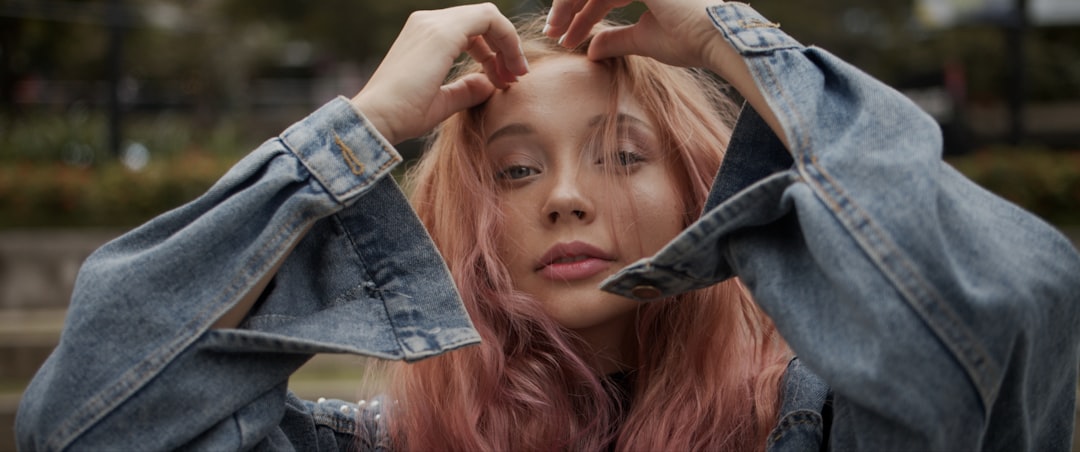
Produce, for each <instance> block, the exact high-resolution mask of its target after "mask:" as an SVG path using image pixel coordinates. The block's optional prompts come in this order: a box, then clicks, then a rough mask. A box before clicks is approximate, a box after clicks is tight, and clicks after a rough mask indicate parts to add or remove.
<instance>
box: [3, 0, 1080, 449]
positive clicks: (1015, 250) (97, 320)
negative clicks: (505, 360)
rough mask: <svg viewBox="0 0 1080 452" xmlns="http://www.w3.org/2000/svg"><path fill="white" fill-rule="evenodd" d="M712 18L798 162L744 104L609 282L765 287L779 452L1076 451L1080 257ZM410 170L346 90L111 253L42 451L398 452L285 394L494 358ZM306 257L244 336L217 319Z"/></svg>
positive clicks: (832, 66)
mask: <svg viewBox="0 0 1080 452" xmlns="http://www.w3.org/2000/svg"><path fill="white" fill-rule="evenodd" d="M707 14H709V15H710V17H711V18H712V19H713V22H714V24H715V26H716V29H717V33H718V39H726V40H727V41H728V42H730V43H731V44H732V45H733V46H734V47H735V48H736V49H737V51H738V52H740V54H741V55H743V56H744V58H745V61H746V62H747V64H748V66H749V67H750V70H751V72H752V74H753V76H754V78H755V80H756V82H757V85H758V87H759V88H760V89H761V90H762V92H763V93H764V96H765V98H766V100H767V102H768V104H769V105H770V107H772V109H773V111H775V112H776V115H777V116H778V117H779V121H780V124H781V126H782V129H783V133H784V134H785V136H786V138H787V141H788V142H789V143H791V149H790V150H788V149H786V148H785V147H784V146H783V145H782V144H781V142H780V140H778V139H777V137H776V135H774V134H773V132H772V131H770V129H769V128H768V127H767V126H766V125H765V123H764V121H763V120H762V119H761V118H760V117H759V116H758V115H757V114H756V113H755V112H754V111H753V110H751V109H745V110H744V111H743V113H742V114H741V116H740V118H739V120H738V123H737V125H736V128H735V132H734V136H733V137H732V140H731V143H730V148H729V149H728V153H727V157H726V158H725V161H724V164H723V167H722V168H721V170H720V172H719V174H718V176H717V179H716V181H715V183H714V186H713V188H712V192H711V194H710V198H709V202H708V206H707V209H706V210H705V213H704V214H703V215H702V217H701V218H700V220H699V221H697V222H696V223H694V224H693V225H692V226H690V227H689V228H688V229H687V230H686V231H684V232H683V233H682V234H680V235H679V236H678V237H676V238H675V239H674V240H673V241H672V242H671V243H670V244H668V245H667V246H666V247H665V248H664V249H662V250H661V251H660V252H659V253H658V254H656V255H655V256H653V257H650V258H647V259H643V260H642V261H640V262H638V263H635V264H634V265H631V266H630V267H628V268H626V269H624V270H622V271H621V272H620V273H618V274H616V275H614V276H612V277H611V278H609V279H608V280H607V281H606V282H605V284H604V286H603V288H604V289H605V290H609V291H611V292H614V293H618V294H622V295H625V296H628V297H631V298H636V299H641V300H642V301H643V302H646V301H648V298H646V297H658V296H667V295H672V294H675V293H679V292H683V291H687V290H692V289H696V288H700V287H705V286H708V285H710V284H714V283H716V282H718V281H721V280H724V279H726V278H729V277H731V276H734V275H738V276H739V277H741V278H742V279H743V281H744V282H745V283H746V284H747V286H748V287H749V288H750V290H751V291H752V292H753V295H754V297H755V299H756V300H757V302H758V303H759V304H760V305H761V306H762V308H763V309H765V311H766V312H767V313H768V314H769V315H770V316H771V317H772V318H773V320H774V321H775V322H776V325H777V327H778V329H779V330H780V332H781V334H782V335H783V337H784V338H785V339H786V340H787V342H788V343H789V344H790V345H791V347H792V349H793V350H794V351H795V352H796V353H797V354H798V356H799V359H798V360H795V361H793V362H792V363H791V365H790V366H789V370H788V372H787V374H786V375H785V377H784V381H783V401H782V406H781V413H780V418H779V419H778V423H777V427H776V430H775V431H774V432H773V433H772V435H771V436H770V438H769V443H768V444H767V445H765V446H766V447H767V448H768V449H769V450H775V451H781V450H818V449H820V448H822V447H823V446H827V447H830V448H835V449H866V450H878V449H902V450H959V449H963V450H967V449H986V450H1068V449H1069V447H1070V445H1071V435H1072V425H1073V413H1074V404H1075V384H1076V381H1077V358H1078V342H1080V341H1078V338H1077V335H1078V334H1080V333H1078V332H1080V328H1078V326H1080V305H1078V303H1077V301H1078V297H1080V295H1078V294H1080V256H1078V254H1077V252H1076V250H1075V249H1074V248H1073V246H1072V245H1071V244H1070V243H1069V242H1068V241H1067V240H1066V239H1065V238H1064V237H1063V236H1061V235H1060V234H1058V233H1057V232H1056V231H1055V230H1054V229H1053V228H1051V227H1050V226H1048V225H1046V224H1045V223H1043V222H1041V221H1039V220H1038V219H1037V218H1035V217H1034V216H1032V215H1030V214H1028V213H1026V212H1024V211H1022V210H1021V209H1019V208H1017V207H1016V206H1013V205H1011V204H1009V203H1007V202H1005V201H1003V200H1001V199H999V198H996V197H994V196H993V195H991V194H990V193H988V192H986V191H984V190H982V189H980V188H979V187H977V186H976V185H974V184H973V183H971V182H970V181H968V180H966V179H965V178H963V177H962V176H961V175H960V174H959V173H957V172H956V171H955V170H953V169H952V168H950V167H949V166H948V165H946V164H944V163H943V162H942V161H941V158H940V157H941V155H940V154H941V136H940V132H939V129H938V127H937V125H936V124H935V123H934V122H933V120H931V119H930V118H929V117H928V116H927V115H925V114H923V113H922V112H921V111H920V110H919V109H918V108H917V107H916V106H915V105H913V104H912V103H911V102H909V101H908V100H906V99H905V98H904V97H903V96H902V95H900V94H899V93H897V92H895V91H893V90H891V89H889V88H888V87H886V86H884V85H882V84H881V83H879V82H877V81H875V80H874V79H872V78H871V77H869V76H867V75H865V74H863V73H861V72H860V71H858V70H857V69H855V68H853V67H851V66H848V65H847V64H845V63H843V62H841V61H839V60H838V59H837V58H835V57H833V56H832V55H830V54H828V53H827V52H825V51H823V50H821V49H816V48H812V47H811V48H808V47H804V46H802V45H800V44H799V43H798V42H796V41H794V40H793V39H792V38H790V37H789V36H787V35H786V34H784V33H783V32H782V31H780V30H779V29H778V28H777V26H776V25H774V24H772V23H770V22H768V21H767V20H765V19H764V18H762V17H761V16H760V15H758V14H757V13H756V12H754V11H753V10H751V9H750V8H749V7H747V6H746V5H742V4H736V3H727V4H723V5H718V6H714V7H711V8H709V9H708V10H707ZM400 160H401V158H400V157H399V156H398V154H397V152H395V151H394V149H393V148H392V147H391V146H390V145H389V144H387V143H386V142H385V140H383V139H382V138H381V137H380V135H379V134H378V133H377V132H376V131H375V130H373V128H372V127H371V126H370V124H369V123H368V122H367V121H366V120H365V119H364V118H363V117H362V116H360V115H359V114H358V113H357V112H355V111H354V110H353V109H352V108H351V106H350V105H349V104H348V102H347V101H346V100H344V99H342V98H339V99H336V100H334V101H332V102H330V103H329V104H328V105H326V106H325V107H323V108H321V109H319V110H318V111H316V112H315V113H313V114H312V115H311V116H309V117H308V118H306V119H304V120H303V121H301V122H299V123H297V124H296V125H294V126H292V127H290V128H289V129H288V130H286V131H285V132H284V133H283V134H282V135H281V136H280V137H278V138H275V139H273V140H270V141H268V142H266V143H265V144H263V145H262V146H260V147H259V148H258V149H257V150H255V151H254V152H253V153H251V154H250V155H248V156H247V157H246V158H244V159H243V160H242V161H240V162H239V163H238V164H237V165H236V166H235V167H234V168H233V169H232V170H230V171H229V172H228V173H227V174H226V175H225V176H224V177H223V178H222V179H221V180H220V181H219V182H218V183H217V184H216V185H214V186H213V187H212V188H211V189H210V190H209V191H208V192H207V193H206V194H205V195H203V196H201V197H200V198H198V199H196V200H194V201H193V202H191V203H189V204H187V205H184V206H182V207H180V208H177V209H175V210H173V211H170V212H168V213H165V214H163V215H162V216H160V217H158V218H157V219H155V220H152V221H151V222H149V223H147V224H146V225H143V226H141V227H139V228H137V229H135V230H133V231H131V232H129V233H128V234H126V235H124V236H123V237H120V238H118V239H116V240H115V241H113V242H110V243H108V244H106V245H105V246H103V247H102V248H101V249H100V250H98V251H97V252H95V253H94V254H93V255H92V256H91V257H90V258H88V259H87V261H86V263H85V264H84V267H83V268H82V270H81V271H80V273H79V276H78V279H77V282H76V288H75V291H74V294H73V296H72V301H71V307H70V310H69V312H68V316H67V320H66V324H65V327H64V331H63V333H62V337H61V339H60V343H59V345H58V347H57V348H56V350H55V351H54V352H53V354H52V355H51V356H50V357H49V359H48V360H47V362H46V363H45V364H44V366H43V367H42V368H41V370H40V371H39V372H38V374H37V375H36V377H35V378H34V380H33V381H32V382H31V384H30V386H29V387H28V388H27V390H26V392H25V393H24V396H23V399H22V403H21V406H20V409H19V412H18V415H17V421H16V430H17V435H18V442H19V446H20V448H21V449H23V450H59V449H69V448H70V449H85V450H103V449H110V450H111V449H118V448H119V449H123V448H127V449H138V450H156V449H173V448H195V449H212V450H228V449H252V448H255V449H261V450H262V449H265V450H279V449H280V450H290V449H302V450H322V449H338V448H342V449H345V448H354V447H357V446H359V447H360V448H368V449H371V448H374V449H379V448H384V447H385V446H386V444H385V443H384V442H385V438H386V435H385V433H384V432H383V428H384V425H385V420H384V419H382V412H383V411H382V406H384V405H385V404H386V403H388V401H385V400H378V399H376V400H372V401H368V402H365V403H363V404H357V403H347V402H343V401H326V400H320V401H315V402H312V401H303V400H299V399H297V398H296V397H294V396H293V395H292V394H290V393H289V392H288V390H287V387H286V383H287V379H288V377H289V375H290V373H292V372H293V371H294V370H295V369H296V368H297V367H299V366H300V365H301V364H303V363H304V362H305V361H306V360H307V359H309V358H310V357H311V356H312V355H313V354H315V353H353V354H360V355H366V356H374V357H380V358H386V359H403V360H409V361H411V360H418V359H422V358H425V357H429V356H433V355H437V354H440V353H444V352H447V351H450V350H453V349H456V348H458V347H462V346H466V345H470V344H474V343H476V342H478V340H479V337H478V335H477V333H476V332H475V330H474V329H473V327H472V324H471V322H470V320H469V318H468V316H467V314H466V312H465V310H464V309H463V307H462V305H461V302H460V299H459V297H458V295H457V292H456V290H455V288H454V285H453V282H452V281H451V279H450V277H449V273H448V272H447V269H446V267H445V264H444V263H443V261H442V260H441V259H440V257H439V255H438V253H437V251H436V250H435V248H434V246H433V244H432V242H431V240H430V238H429V237H428V236H427V233H426V232H425V230H424V228H423V226H422V225H421V223H420V222H419V220H418V219H417V217H416V215H415V214H414V213H413V212H412V210H411V209H410V207H409V205H408V204H407V203H406V201H405V199H404V197H403V196H402V194H401V192H400V191H399V189H398V188H397V186H396V185H395V184H394V182H393V180H392V179H391V178H390V177H387V172H388V171H389V170H390V169H391V168H392V167H393V166H394V165H395V164H397V163H398V162H399V161H400ZM304 231H307V233H306V234H305V233H304ZM289 250H292V251H291V252H290V251H289ZM283 256H284V261H283V263H282V264H281V267H280V269H279V270H278V272H277V274H276V276H275V277H274V278H273V280H272V282H271V283H270V285H269V287H267V288H266V290H265V291H264V293H263V295H262V296H261V298H260V299H259V300H258V302H257V303H256V305H255V307H254V308H253V309H252V311H251V313H250V314H249V315H248V317H247V318H246V319H245V320H244V321H243V323H242V324H241V326H240V327H239V328H236V329H211V328H210V327H211V325H212V324H213V323H214V321H215V320H216V319H218V318H219V317H220V316H221V315H222V314H224V313H225V312H226V311H228V310H229V308H230V307H231V306H233V305H234V304H235V303H236V302H237V301H238V300H239V299H240V298H241V297H242V296H243V294H244V293H246V292H248V291H249V290H250V288H252V287H253V286H254V285H255V284H256V282H257V281H259V280H260V279H261V278H262V276H264V275H265V274H266V273H267V272H269V271H271V270H272V268H273V264H274V263H275V262H277V261H278V260H279V259H280V258H282V257H283ZM827 394H830V395H829V396H827ZM828 412H831V422H828V423H827V431H826V424H823V422H822V419H823V415H824V416H825V417H829V416H830V415H829V414H828ZM823 442H827V444H824V443H823Z"/></svg>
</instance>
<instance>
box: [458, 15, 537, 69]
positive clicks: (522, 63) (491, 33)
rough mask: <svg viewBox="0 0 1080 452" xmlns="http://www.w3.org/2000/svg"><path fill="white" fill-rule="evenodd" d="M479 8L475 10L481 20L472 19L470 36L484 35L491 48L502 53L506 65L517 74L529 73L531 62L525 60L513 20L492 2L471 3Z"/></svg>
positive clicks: (468, 33) (468, 31)
mask: <svg viewBox="0 0 1080 452" xmlns="http://www.w3.org/2000/svg"><path fill="white" fill-rule="evenodd" d="M470 6H472V7H475V8H477V10H478V12H474V13H475V14H476V16H477V17H480V20H474V21H470V22H469V23H470V26H469V29H468V30H467V31H466V34H467V35H468V36H482V37H483V38H484V41H486V42H487V44H488V46H489V49H490V50H491V51H493V52H494V53H496V54H498V55H501V56H502V59H503V60H504V61H505V62H504V65H505V67H506V68H507V69H509V70H510V72H511V73H512V74H515V75H525V74H527V73H529V63H528V62H527V61H526V60H525V52H524V51H522V49H521V39H520V38H519V37H518V34H517V29H516V28H515V27H514V24H513V22H510V19H507V18H506V16H504V15H502V13H501V12H499V9H498V8H496V7H495V6H494V5H492V4H490V3H484V4H480V5H470Z"/></svg>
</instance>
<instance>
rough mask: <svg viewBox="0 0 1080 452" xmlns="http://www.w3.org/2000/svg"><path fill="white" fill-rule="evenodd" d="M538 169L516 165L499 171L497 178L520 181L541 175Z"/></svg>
mask: <svg viewBox="0 0 1080 452" xmlns="http://www.w3.org/2000/svg"><path fill="white" fill-rule="evenodd" d="M539 173H540V171H538V170H537V169H536V168H530V167H528V166H522V165H514V166H510V167H507V168H506V169H504V170H502V171H499V172H498V173H497V174H496V175H495V176H496V177H497V178H499V179H503V180H518V179H524V178H526V177H529V176H533V175H536V174H539Z"/></svg>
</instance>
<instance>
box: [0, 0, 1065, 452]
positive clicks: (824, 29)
mask: <svg viewBox="0 0 1080 452" xmlns="http://www.w3.org/2000/svg"><path fill="white" fill-rule="evenodd" d="M460 3H468V2H460V1H447V0H397V1H375V0H367V1H358V0H352V1H347V0H307V1H304V2H299V1H291V0H260V1H257V2H254V1H243V0H184V1H180V0H139V1H134V0H93V1H91V0H86V1H79V0H58V1H50V0H33V1H28V0H0V450H8V449H13V447H14V443H13V439H12V435H13V433H12V431H11V430H12V429H11V425H12V423H13V421H14V412H15V408H16V406H17V404H18V400H19V398H20V396H21V393H22V389H23V388H24V387H25V384H26V382H27V380H28V379H29V378H30V377H31V376H32V375H33V372H34V371H35V370H36V369H37V367H38V366H39V365H40V364H41V362H42V361H43V360H44V359H45V357H46V356H47V355H48V353H49V351H50V350H51V349H52V348H53V347H54V346H55V345H56V343H57V340H58V337H59V331H60V326H61V324H62V322H63V317H64V312H65V308H66V305H67V300H68V296H69V295H70V291H71V286H72V283H73V281H74V276H75V273H76V272H77V271H78V268H79V265H80V263H81V262H82V260H83V259H85V257H86V256H87V255H88V254H89V253H90V252H91V251H92V250H93V249H95V248H96V247H98V246H100V245H101V244H102V243H104V242H105V241H107V240H109V239H111V238H113V237H115V236H116V235H118V234H120V233H121V232H123V231H124V230H126V229H129V228H131V227H132V226H135V225H138V224H140V223H141V222H144V221H146V220H147V219H149V218H151V217H153V216H155V215H157V214H158V213H161V212H163V211H165V210H168V209H170V208H173V207H175V206H177V205H179V204H181V203H184V202H186V201H188V200H190V199H192V198H194V197H195V196H197V195H199V194H200V193H202V192H203V191H204V190H206V188H208V187H209V186H210V184H212V183H213V181H215V180H216V179H217V178H218V177H219V176H220V175H222V174H223V173H224V172H225V171H226V170H227V169H228V167H229V166H230V165H231V164H232V163H234V162H235V161H237V160H238V159H239V158H240V157H242V156H243V155H244V154H246V153H247V152H248V151H249V150H251V149H253V148H254V147H255V146H257V145H258V144H259V143H260V142H262V141H263V140H265V139H267V138H269V137H272V136H274V135H276V134H277V133H278V132H280V131H281V130H282V129H284V128H285V127H287V126H288V125H289V124H291V123H293V122H295V121H297V120H298V119H300V118H302V117H304V116H305V115H306V114H307V113H309V112H311V111H312V110H314V109H315V108H317V107H318V106H320V105H322V104H323V103H325V102H326V101H328V100H329V99H331V98H332V97H334V96H337V95H345V96H352V95H353V94H355V93H356V92H357V91H358V90H359V89H360V88H361V87H362V86H363V85H364V82H365V80H366V78H367V76H368V75H369V74H370V73H371V72H372V70H373V69H374V67H375V65H376V64H377V63H378V61H379V59H380V58H381V56H382V55H383V54H384V52H385V51H386V49H388V48H389V45H390V44H391V42H392V41H393V39H394V37H395V36H396V35H397V31H398V30H399V29H400V27H401V25H402V24H403V23H404V22H405V19H406V17H407V16H408V14H409V13H410V12H411V11H414V10H418V9H432V8H441V7H446V6H450V5H453V4H460ZM494 3H496V4H497V5H498V6H499V7H500V9H502V11H503V12H504V13H506V14H507V15H513V14H519V13H522V12H529V11H537V10H540V9H542V8H544V7H545V6H546V5H547V4H548V2H545V1H543V0H523V1H506V0H496V1H495V2H494ZM754 7H755V8H757V9H758V10H759V11H761V12H762V13H764V14H765V15H766V16H767V17H769V18H770V19H772V20H774V21H777V22H779V23H781V25H782V27H783V28H784V29H785V30H787V32H788V33H790V34H792V35H793V36H795V37H796V38H798V39H799V40H800V41H802V42H804V43H806V44H813V45H817V46H820V47H823V48H825V49H827V50H829V51H831V52H832V53H835V54H837V55H839V56H840V57H841V58H843V59H845V60H847V61H849V62H851V63H853V64H854V65H856V66H858V67H860V68H862V69H863V70H865V71H867V72H869V73H871V74H873V75H874V76H876V77H878V78H879V79H881V80H883V81H885V82H886V83H888V84H890V85H892V86H894V87H895V88H897V89H899V90H901V91H902V92H904V93H905V94H907V95H908V96H909V97H911V98H912V99H913V100H915V101H916V102H917V103H918V104H919V105H920V106H922V107H923V108H924V109H926V111H927V112H929V113H930V114H931V115H933V116H934V117H935V118H936V119H937V120H938V121H939V123H940V124H941V126H942V130H943V132H944V134H945V137H946V150H945V151H946V159H947V160H948V161H949V162H950V163H951V164H953V165H954V166H956V167H957V168H958V169H960V170H961V171H962V172H964V173H965V174H967V175H968V176H969V177H971V178H972V179H973V180H975V181H976V182H978V183H979V184H981V185H983V186H985V187H987V188H989V189H990V190H993V191H995V192H997V193H999V194H1001V195H1002V196H1004V197H1006V198H1008V199H1011V200H1013V201H1015V202H1017V203H1019V204H1020V205H1022V206H1024V207H1025V208H1027V209H1029V210H1031V211H1033V212H1035V213H1036V214H1038V215H1040V216H1042V217H1043V218H1045V219H1047V220H1048V221H1050V222H1052V223H1053V224H1055V225H1056V226H1058V227H1059V228H1061V229H1062V230H1063V231H1065V232H1066V234H1068V235H1070V236H1071V237H1072V238H1073V239H1074V242H1076V241H1077V240H1078V239H1080V1H1077V0H877V1H874V2H866V1H860V0H816V1H814V2H806V1H796V0H762V1H759V2H755V3H754ZM641 11H642V8H641V7H640V6H639V5H632V6H631V7H628V8H627V9H626V10H625V11H623V12H622V13H621V14H622V16H624V18H626V19H633V18H635V17H636V16H637V15H639V14H640V13H641ZM421 146H422V144H421V143H419V142H408V143H405V144H404V145H402V151H403V153H404V154H405V155H406V156H407V157H414V156H416V155H417V154H418V153H419V152H420V149H421ZM362 367H363V366H362V363H361V362H360V360H358V359H353V358H345V357H320V358H317V359H316V360H315V361H313V362H312V363H311V364H309V365H308V366H306V367H305V369H304V370H302V372H301V373H299V374H298V375H297V376H296V377H295V378H294V380H293V382H292V383H291V385H292V386H293V388H294V390H296V391H298V392H300V393H301V395H304V396H307V397H311V398H315V397H319V396H327V397H339V398H346V399H348V398H352V397H356V396H357V392H356V391H357V390H356V384H355V382H356V380H357V379H358V378H359V376H360V375H361V374H362V370H361V369H362ZM1074 449H1076V448H1075V447H1074ZM1078 450H1080V449H1078Z"/></svg>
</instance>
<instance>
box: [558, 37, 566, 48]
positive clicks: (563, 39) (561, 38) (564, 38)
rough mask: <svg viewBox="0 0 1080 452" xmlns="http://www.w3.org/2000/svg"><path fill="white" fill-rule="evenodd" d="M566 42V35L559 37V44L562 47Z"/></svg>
mask: <svg viewBox="0 0 1080 452" xmlns="http://www.w3.org/2000/svg"><path fill="white" fill-rule="evenodd" d="M564 41H566V35H565V34H564V35H562V36H560V37H559V43H558V44H559V45H560V46H561V45H563V42H564Z"/></svg>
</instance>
